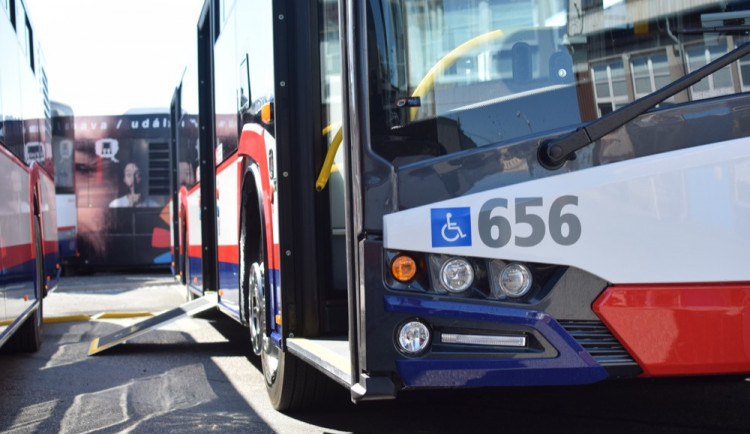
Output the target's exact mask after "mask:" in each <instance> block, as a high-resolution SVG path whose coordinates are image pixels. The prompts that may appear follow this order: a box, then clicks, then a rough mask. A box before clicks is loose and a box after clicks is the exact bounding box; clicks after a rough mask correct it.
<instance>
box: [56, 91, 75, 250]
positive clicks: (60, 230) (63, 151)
mask: <svg viewBox="0 0 750 434" xmlns="http://www.w3.org/2000/svg"><path fill="white" fill-rule="evenodd" d="M50 106H51V107H52V158H53V161H54V162H55V205H56V208H57V237H58V245H59V250H60V258H61V260H62V261H63V262H64V261H66V260H67V258H73V257H75V256H76V252H77V251H78V247H77V239H78V236H77V234H78V223H77V219H76V196H75V177H74V174H75V160H74V153H73V148H74V144H75V117H74V114H73V109H72V108H71V107H70V106H68V105H65V104H62V103H59V102H56V101H50Z"/></svg>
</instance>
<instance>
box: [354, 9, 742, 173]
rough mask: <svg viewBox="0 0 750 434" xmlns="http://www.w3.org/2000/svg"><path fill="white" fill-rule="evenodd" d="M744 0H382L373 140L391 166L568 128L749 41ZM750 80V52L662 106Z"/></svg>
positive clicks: (376, 19)
mask: <svg viewBox="0 0 750 434" xmlns="http://www.w3.org/2000/svg"><path fill="white" fill-rule="evenodd" d="M746 17H747V19H748V24H750V2H748V1H731V0H730V1H727V0H719V1H716V0H714V1H708V0H673V1H669V2H666V1H663V0H579V1H573V0H571V1H565V0H380V1H373V2H370V8H369V16H368V23H369V25H370V26H371V31H370V32H368V35H371V36H370V39H369V40H368V44H369V57H368V63H369V74H370V76H371V79H370V81H369V83H370V95H371V106H370V109H371V121H372V122H371V127H372V133H373V144H372V146H373V149H374V150H375V152H377V153H378V154H380V155H381V156H383V157H385V158H387V159H388V160H390V161H393V162H394V163H396V164H406V163H409V162H412V161H417V160H421V159H425V158H430V157H433V156H438V155H445V154H450V153H454V152H459V151H461V150H464V149H470V148H475V147H480V146H488V145H493V144H497V143H503V142H510V141H518V140H521V139H523V138H525V137H534V136H538V135H541V134H546V133H554V132H556V131H566V130H571V129H573V128H575V127H577V126H579V125H581V124H582V123H587V122H589V121H592V120H595V119H597V118H599V117H601V116H603V115H605V114H607V113H609V112H612V111H614V110H616V109H618V108H620V107H622V106H624V105H626V104H628V103H630V102H632V101H634V100H636V99H638V98H640V97H642V96H645V95H648V94H649V93H651V92H654V91H655V90H658V89H659V88H661V87H663V86H665V85H667V84H669V83H670V82H672V81H674V80H676V79H679V78H680V77H682V76H684V75H685V74H687V73H689V72H691V71H694V70H696V69H698V68H700V67H701V66H704V65H706V64H707V63H708V62H710V61H712V60H715V59H716V58H718V57H720V56H721V55H723V54H725V53H727V52H728V51H730V50H732V49H734V48H735V47H737V46H738V45H739V44H742V43H744V42H746V41H747V37H746V36H738V35H737V32H734V33H729V34H728V33H718V32H713V33H703V34H699V33H691V34H688V33H686V32H685V29H687V28H699V27H716V26H728V25H733V26H738V25H740V26H741V25H744V24H745V19H746ZM748 89H750V59H749V58H743V59H741V60H739V61H737V62H735V63H733V64H732V65H729V66H727V67H725V68H723V69H721V70H720V71H718V72H716V73H714V74H712V75H711V76H709V77H706V78H705V79H703V80H702V81H700V82H699V83H697V84H695V85H693V86H692V87H690V88H689V89H688V90H686V91H684V92H681V93H678V94H677V95H675V96H673V97H671V98H669V99H667V100H666V101H664V102H663V103H662V104H661V105H662V106H669V105H674V104H682V103H686V102H689V101H693V100H698V99H705V98H713V97H717V96H723V95H730V94H734V93H739V92H743V91H746V90H748Z"/></svg>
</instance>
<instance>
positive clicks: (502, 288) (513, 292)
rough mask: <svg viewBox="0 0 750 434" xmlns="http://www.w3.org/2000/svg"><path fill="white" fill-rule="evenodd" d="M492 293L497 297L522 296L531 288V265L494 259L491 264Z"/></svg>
mask: <svg viewBox="0 0 750 434" xmlns="http://www.w3.org/2000/svg"><path fill="white" fill-rule="evenodd" d="M490 276H491V287H492V295H493V297H495V298H506V297H511V298H520V297H523V296H524V295H526V294H527V293H528V292H529V290H530V289H531V285H532V283H533V279H532V276H531V270H529V267H527V266H525V265H523V264H519V263H517V262H511V263H509V264H506V263H504V262H502V261H492V262H491V264H490Z"/></svg>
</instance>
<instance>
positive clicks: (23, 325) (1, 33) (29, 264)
mask: <svg viewBox="0 0 750 434" xmlns="http://www.w3.org/2000/svg"><path fill="white" fill-rule="evenodd" d="M34 36H35V35H34V28H33V26H32V25H31V21H30V19H29V16H28V13H27V11H26V7H25V3H24V2H23V1H22V0H10V1H4V2H2V5H1V6H0V52H1V53H2V56H1V57H0V179H2V182H0V184H1V185H2V188H0V252H1V255H0V271H1V272H0V306H1V308H0V346H2V347H3V350H13V351H36V350H37V349H39V345H40V344H41V340H42V335H41V327H42V316H43V314H42V312H43V309H42V306H43V299H44V297H45V296H46V295H47V292H48V291H50V290H52V289H54V288H55V287H56V285H57V280H58V277H59V263H58V246H57V222H56V217H55V186H54V182H53V180H52V175H53V170H54V167H53V166H52V152H51V146H50V135H51V131H50V106H49V100H48V97H47V77H46V75H45V73H44V67H43V62H42V52H41V49H40V47H39V43H38V42H37V41H36V39H35V37H34Z"/></svg>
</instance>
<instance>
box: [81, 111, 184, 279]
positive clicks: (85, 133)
mask: <svg viewBox="0 0 750 434" xmlns="http://www.w3.org/2000/svg"><path fill="white" fill-rule="evenodd" d="M73 149H74V151H73V154H74V155H73V158H74V163H75V166H74V185H75V187H74V191H75V196H76V210H77V220H78V250H79V254H80V258H79V261H80V262H81V263H82V265H103V266H146V265H159V264H162V265H166V264H169V261H170V260H171V256H170V251H169V247H170V242H169V219H168V216H169V211H168V208H167V203H168V201H169V197H170V196H169V195H170V191H171V190H170V189H171V187H170V168H169V155H170V154H169V152H170V151H169V115H168V114H166V113H164V114H161V113H157V114H137V115H135V114H134V115H121V116H76V117H75V140H74V147H73Z"/></svg>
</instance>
